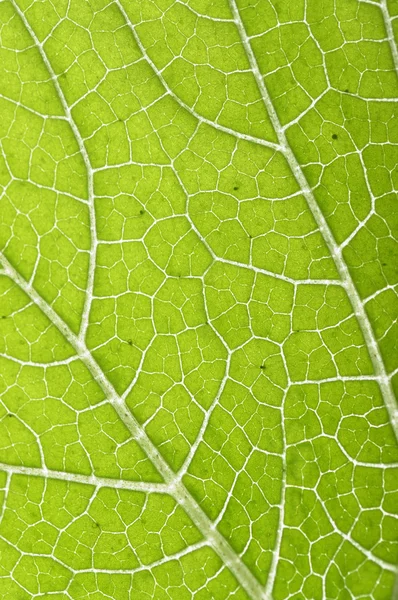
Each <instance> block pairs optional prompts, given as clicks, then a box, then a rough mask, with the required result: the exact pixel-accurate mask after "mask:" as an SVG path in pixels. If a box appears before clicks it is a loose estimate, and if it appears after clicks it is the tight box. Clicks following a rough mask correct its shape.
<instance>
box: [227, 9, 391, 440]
mask: <svg viewBox="0 0 398 600" xmlns="http://www.w3.org/2000/svg"><path fill="white" fill-rule="evenodd" d="M229 4H230V8H231V12H232V14H233V18H234V21H235V24H236V27H237V29H238V31H239V35H240V38H241V41H242V44H243V46H244V48H245V50H246V54H247V58H248V60H249V63H250V66H251V68H252V70H253V74H254V77H255V79H256V82H257V85H258V88H259V90H260V93H261V96H262V98H263V101H264V105H265V107H266V108H267V110H268V114H269V116H270V119H271V122H272V124H273V126H274V128H275V132H276V134H277V137H278V141H279V145H280V147H281V152H282V153H283V155H284V156H285V158H286V160H287V162H288V164H289V166H290V169H291V171H292V173H293V176H294V177H295V179H296V181H297V183H298V185H299V186H300V188H301V190H302V192H303V196H304V197H305V199H306V201H307V204H308V207H309V209H310V211H311V213H312V215H313V216H314V219H315V221H316V223H317V225H318V228H319V230H320V232H321V234H322V236H323V239H324V240H325V242H326V244H327V246H328V248H329V251H330V253H331V256H332V257H333V260H334V262H335V265H336V268H337V271H338V273H339V276H340V279H341V281H342V285H343V286H344V288H345V290H346V292H347V295H348V298H349V300H350V302H351V305H352V308H353V311H354V314H355V316H356V318H357V321H358V323H359V326H360V328H361V331H362V334H363V337H364V339H365V343H366V346H367V348H368V352H369V355H370V357H371V361H372V364H373V369H374V371H375V375H376V377H377V381H378V383H379V386H380V390H381V393H382V396H383V400H384V403H385V406H386V408H387V411H388V414H389V418H390V422H391V425H392V428H393V430H394V433H395V436H396V438H397V440H398V409H397V404H396V400H395V396H394V392H393V390H392V386H391V381H390V378H389V377H388V374H387V372H386V369H385V366H384V362H383V359H382V356H381V352H380V348H379V345H378V343H377V340H376V338H375V335H374V332H373V329H372V326H371V324H370V321H369V318H368V316H367V314H366V310H365V307H364V304H363V302H362V300H361V298H360V296H359V294H358V291H357V289H356V287H355V284H354V282H353V280H352V277H351V275H350V272H349V270H348V267H347V265H346V264H345V261H344V259H343V255H342V250H341V249H340V248H339V246H338V244H337V243H336V240H335V239H334V236H333V233H332V231H331V229H330V227H329V225H328V223H327V221H326V219H325V217H324V216H323V213H322V211H321V209H320V208H319V206H318V203H317V201H316V199H315V196H314V194H313V192H312V190H311V188H310V186H309V185H308V182H307V179H306V177H305V175H304V172H303V170H302V168H301V165H300V164H299V162H298V161H297V159H296V157H295V155H294V152H293V150H292V148H291V146H290V144H289V142H288V140H287V138H286V135H285V132H284V130H283V127H282V125H281V123H280V121H279V117H278V115H277V113H276V110H275V108H274V105H273V103H272V100H271V98H270V95H269V93H268V89H267V87H266V85H265V82H264V79H263V77H262V75H261V72H260V69H259V66H258V63H257V59H256V57H255V55H254V52H253V50H252V47H251V45H250V41H249V38H248V36H247V33H246V29H245V26H244V24H243V22H242V19H241V16H240V13H239V10H238V7H237V4H236V1H235V0H229Z"/></svg>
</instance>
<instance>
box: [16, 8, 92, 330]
mask: <svg viewBox="0 0 398 600" xmlns="http://www.w3.org/2000/svg"><path fill="white" fill-rule="evenodd" d="M11 1H12V4H13V6H14V8H15V10H16V12H17V13H18V15H19V17H20V19H21V20H22V22H23V24H24V26H25V28H26V30H27V31H28V32H29V35H30V37H31V38H32V40H33V41H34V43H35V46H36V48H37V49H38V51H39V53H40V56H41V59H42V61H43V63H44V64H45V66H46V69H47V71H48V74H49V75H50V78H51V81H52V83H53V85H54V87H55V91H56V93H57V96H58V98H59V100H60V102H61V105H62V108H63V109H64V112H65V115H66V119H67V122H68V123H69V126H70V128H71V129H72V132H73V135H74V137H75V140H76V142H77V144H78V146H79V150H80V153H81V156H82V158H83V162H84V166H85V168H86V172H87V195H88V209H89V215H90V253H89V256H90V259H89V266H88V270H87V289H86V296H85V300H84V307H83V314H82V320H81V326H80V337H81V339H84V338H85V336H86V331H87V327H88V320H89V314H90V307H91V301H92V297H93V287H94V272H95V257H96V252H97V234H96V229H95V207H94V183H93V170H92V167H91V162H90V158H89V156H88V153H87V151H86V148H85V145H84V142H83V138H82V136H81V135H80V131H79V128H78V127H77V124H76V123H75V120H74V119H73V117H72V113H71V111H70V108H69V106H68V103H67V101H66V98H65V96H64V93H63V91H62V89H61V86H60V84H59V82H58V79H57V76H56V74H55V72H54V69H53V68H52V66H51V63H50V61H49V59H48V57H47V54H46V53H45V51H44V48H43V45H42V44H41V43H40V41H39V39H38V38H37V36H36V34H35V32H34V31H33V29H32V27H31V26H30V23H29V21H28V19H27V18H26V17H25V14H24V12H23V11H22V10H21V9H20V8H19V6H18V5H17V3H16V2H15V0H11Z"/></svg>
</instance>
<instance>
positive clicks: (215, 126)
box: [115, 0, 280, 151]
mask: <svg viewBox="0 0 398 600" xmlns="http://www.w3.org/2000/svg"><path fill="white" fill-rule="evenodd" d="M115 3H116V4H117V6H118V7H119V10H120V12H121V13H122V15H123V17H124V19H125V21H126V24H127V26H128V27H129V29H130V31H131V33H132V34H133V36H134V39H135V41H136V43H137V46H138V47H139V49H140V50H141V53H142V55H143V57H144V58H145V60H146V61H147V63H148V64H149V65H150V67H151V68H152V70H153V71H154V73H155V75H156V76H157V77H158V79H159V80H160V81H161V83H162V85H163V87H164V89H165V90H166V91H167V93H168V94H169V95H170V96H171V97H172V98H173V99H174V100H175V101H176V102H177V104H178V105H179V106H181V107H182V108H184V109H185V110H186V111H187V112H189V113H190V114H191V115H192V116H193V117H195V118H196V119H197V120H198V121H199V122H200V123H205V124H206V125H209V126H210V127H212V128H213V129H218V130H219V131H222V132H223V133H228V134H229V135H232V136H234V137H235V138H238V139H242V140H245V141H248V142H254V143H255V144H260V145H261V146H266V147H267V148H271V149H272V150H276V151H278V150H280V147H279V145H278V144H275V143H273V142H268V141H267V140H263V139H262V138H257V137H253V136H251V135H247V134H245V133H240V132H239V131H235V130H234V129H230V128H229V127H224V125H220V124H219V123H217V122H215V121H210V120H209V119H206V117H203V116H202V115H200V114H199V113H197V112H196V111H195V110H194V109H192V108H191V107H190V106H188V105H187V104H185V102H183V101H182V100H181V98H179V97H178V96H177V94H175V93H174V92H173V91H172V90H171V89H170V87H169V85H168V83H167V81H166V80H165V78H164V77H163V75H162V74H161V73H159V70H158V69H157V68H156V65H155V64H154V62H153V61H152V60H151V58H150V57H149V56H148V54H147V52H146V50H145V48H144V46H143V44H142V42H141V40H140V38H139V36H138V34H137V32H136V28H135V26H134V24H133V23H132V22H131V21H130V19H129V16H128V14H127V13H126V11H125V10H124V8H123V6H122V4H121V2H120V1H119V0H115Z"/></svg>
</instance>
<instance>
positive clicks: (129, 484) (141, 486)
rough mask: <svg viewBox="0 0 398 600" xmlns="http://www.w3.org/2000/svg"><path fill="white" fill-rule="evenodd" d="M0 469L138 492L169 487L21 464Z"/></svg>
mask: <svg viewBox="0 0 398 600" xmlns="http://www.w3.org/2000/svg"><path fill="white" fill-rule="evenodd" d="M0 470H2V471H6V472H7V473H11V474H12V475H27V476H29V477H44V478H46V479H59V480H62V481H67V482H70V483H82V484H85V485H93V486H95V487H97V488H103V487H108V488H115V489H120V490H133V491H137V492H148V493H149V492H151V493H153V492H163V493H167V492H168V490H169V488H168V486H167V485H166V484H164V483H150V482H145V481H130V480H127V479H108V478H106V477H97V476H96V475H79V474H78V473H67V472H65V471H55V470H53V469H47V468H46V467H24V466H21V465H9V464H7V463H3V462H1V463H0Z"/></svg>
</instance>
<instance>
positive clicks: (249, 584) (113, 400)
mask: <svg viewBox="0 0 398 600" xmlns="http://www.w3.org/2000/svg"><path fill="white" fill-rule="evenodd" d="M0 264H1V265H2V267H3V269H4V273H5V274H6V275H8V277H10V279H12V280H13V281H14V282H15V283H16V284H17V285H18V286H19V287H20V288H21V289H22V290H23V291H24V292H25V293H26V294H27V295H28V297H29V298H30V299H31V300H32V302H34V303H35V304H36V305H37V306H38V307H39V308H40V309H41V310H42V312H43V313H44V314H45V315H46V317H47V318H48V319H49V321H50V322H51V323H52V324H53V325H54V326H55V327H56V328H57V329H58V330H59V331H60V332H61V333H62V335H63V336H64V337H65V339H66V340H67V341H68V342H69V344H70V345H71V346H72V347H73V349H74V350H75V352H76V354H77V356H78V358H79V359H80V360H81V361H82V363H83V364H84V365H85V366H86V367H87V369H88V370H89V371H90V373H91V375H92V376H93V378H94V380H95V381H96V382H97V383H98V385H99V386H100V387H101V389H102V391H103V392H104V394H105V396H106V398H107V400H108V401H109V403H110V404H111V405H112V406H113V408H114V409H115V411H116V412H117V414H118V416H119V418H120V419H121V421H122V422H123V423H124V424H125V426H126V427H127V428H128V430H129V431H130V433H131V435H132V437H133V438H134V439H135V440H136V441H137V442H138V443H139V444H140V446H141V447H142V449H143V450H144V451H145V452H146V454H147V456H148V458H149V459H150V460H151V461H152V463H153V464H154V465H155V467H156V468H157V469H158V471H159V473H160V474H161V475H162V477H163V479H164V481H165V483H166V485H165V486H164V487H163V490H164V492H167V493H168V494H170V495H172V496H173V497H174V498H175V499H176V500H177V502H178V503H179V504H180V505H181V506H182V507H183V508H184V510H185V511H186V513H187V514H188V515H189V516H190V517H191V519H192V521H193V522H194V523H195V525H196V527H197V528H198V529H199V530H200V532H201V533H202V535H203V537H204V538H205V539H206V541H207V542H208V544H209V546H211V547H212V548H213V550H214V551H215V552H216V553H217V554H218V555H219V557H220V558H221V560H222V561H223V562H224V564H225V565H226V566H227V567H228V568H229V569H230V570H231V572H232V573H233V574H234V575H235V577H236V579H237V580H238V581H239V583H240V584H241V586H242V587H243V588H244V589H245V590H246V592H247V593H248V594H249V596H250V597H251V598H252V600H260V599H261V598H262V597H263V588H262V587H261V585H260V583H259V582H258V581H257V579H256V578H255V577H254V575H253V574H252V573H251V572H250V571H249V569H248V568H247V567H246V565H244V564H243V563H242V561H241V560H240V559H239V557H238V556H237V555H236V554H235V552H234V551H233V549H232V547H231V546H230V545H229V543H228V542H227V541H226V539H225V538H224V537H223V536H222V535H221V533H219V531H217V529H216V528H215V526H214V525H213V523H212V522H211V521H210V520H209V518H208V517H207V516H206V514H205V513H204V512H203V510H202V509H201V508H200V506H199V505H198V504H197V503H196V502H195V500H194V499H193V498H192V497H191V496H190V494H189V492H188V491H187V489H186V488H185V486H184V485H183V484H182V482H181V481H180V480H179V479H178V476H177V475H176V474H175V473H174V472H173V471H172V470H171V469H170V467H169V466H168V464H167V463H166V462H165V460H164V459H163V458H162V456H161V455H160V454H159V452H158V450H157V449H156V447H155V446H154V444H153V443H152V442H151V440H150V439H149V437H148V436H147V434H146V433H145V431H144V430H143V429H142V427H141V426H140V424H139V423H138V422H137V420H136V419H135V417H134V416H133V415H132V413H131V412H130V411H129V409H128V408H127V407H126V405H125V403H124V401H123V399H122V398H121V397H120V396H119V395H118V393H117V392H116V390H115V389H114V387H113V386H112V384H111V383H110V382H109V380H108V379H107V378H106V377H105V375H104V373H103V371H102V369H101V368H100V366H99V365H98V363H97V362H96V361H95V359H94V358H93V356H92V355H91V353H90V351H89V349H88V348H87V346H86V345H85V343H84V342H83V341H82V340H81V339H79V338H78V337H77V336H76V335H75V334H74V333H73V332H72V330H71V329H70V328H69V327H68V325H67V324H66V323H65V322H64V321H63V320H62V319H61V317H59V315H58V314H57V313H56V312H55V311H54V309H53V308H51V306H49V305H48V304H47V302H46V301H45V300H44V299H43V298H42V297H41V296H40V295H39V294H38V293H37V292H36V290H35V289H34V288H33V286H32V285H31V284H30V283H28V282H27V281H26V280H25V279H23V277H22V276H21V275H20V274H19V273H18V272H17V271H16V269H15V268H14V267H13V266H12V265H11V263H10V262H9V261H8V260H7V259H6V257H5V256H4V255H3V254H1V253H0ZM172 558H173V557H172V556H170V560H172Z"/></svg>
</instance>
